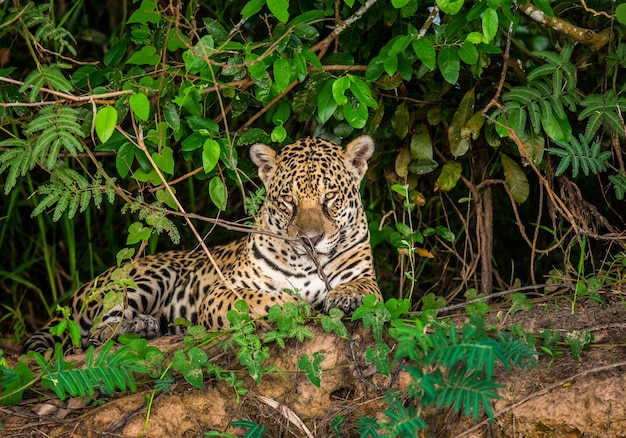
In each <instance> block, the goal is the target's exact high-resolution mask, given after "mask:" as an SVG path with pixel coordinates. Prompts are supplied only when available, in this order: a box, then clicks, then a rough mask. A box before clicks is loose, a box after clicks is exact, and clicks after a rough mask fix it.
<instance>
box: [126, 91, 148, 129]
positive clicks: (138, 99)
mask: <svg viewBox="0 0 626 438" xmlns="http://www.w3.org/2000/svg"><path fill="white" fill-rule="evenodd" d="M128 103H129V104H130V109H131V110H133V113H135V116H137V117H138V118H139V119H140V120H143V121H144V122H145V121H147V120H148V117H150V101H149V100H148V97H147V96H146V95H145V94H143V93H141V92H138V93H135V94H133V95H131V96H130V97H129V98H128Z"/></svg>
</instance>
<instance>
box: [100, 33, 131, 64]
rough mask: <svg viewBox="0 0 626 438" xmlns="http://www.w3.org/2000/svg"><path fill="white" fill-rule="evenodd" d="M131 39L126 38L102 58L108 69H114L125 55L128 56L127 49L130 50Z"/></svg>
mask: <svg viewBox="0 0 626 438" xmlns="http://www.w3.org/2000/svg"><path fill="white" fill-rule="evenodd" d="M128 43H129V39H128V38H124V39H123V40H121V41H120V42H119V43H117V44H115V45H114V46H113V47H111V48H110V49H109V50H108V51H107V52H106V53H105V54H104V56H103V57H102V62H103V63H104V65H106V66H107V67H113V66H115V65H117V64H119V63H120V61H121V60H122V58H123V57H124V55H125V54H126V49H127V48H128Z"/></svg>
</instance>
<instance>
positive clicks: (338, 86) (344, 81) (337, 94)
mask: <svg viewBox="0 0 626 438" xmlns="http://www.w3.org/2000/svg"><path fill="white" fill-rule="evenodd" d="M350 83H351V82H350V78H349V77H348V76H344V77H341V78H339V79H336V80H334V81H333V84H332V92H333V99H335V102H337V105H345V104H347V103H348V98H347V97H346V96H345V93H346V90H347V89H348V88H350Z"/></svg>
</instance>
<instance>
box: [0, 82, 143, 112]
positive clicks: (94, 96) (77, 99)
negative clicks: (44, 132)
mask: <svg viewBox="0 0 626 438" xmlns="http://www.w3.org/2000/svg"><path fill="white" fill-rule="evenodd" d="M0 81H3V82H8V83H10V84H15V85H20V86H22V85H24V82H22V81H18V80H15V79H11V78H7V77H3V76H0ZM29 88H32V85H30V86H29ZM40 91H44V92H46V93H50V94H52V95H54V96H58V97H62V98H63V99H67V100H70V101H72V102H89V101H92V100H99V99H106V98H108V97H117V96H123V95H125V94H133V93H134V91H133V90H121V91H111V92H109V93H102V94H91V95H87V96H74V95H72V94H67V93H61V92H60V91H55V90H51V89H49V88H46V87H41V88H40ZM55 103H57V102H55ZM22 105H23V104H22ZM42 105H45V104H44V103H42ZM0 106H10V105H7V104H3V103H0ZM12 106H14V104H13V105H12Z"/></svg>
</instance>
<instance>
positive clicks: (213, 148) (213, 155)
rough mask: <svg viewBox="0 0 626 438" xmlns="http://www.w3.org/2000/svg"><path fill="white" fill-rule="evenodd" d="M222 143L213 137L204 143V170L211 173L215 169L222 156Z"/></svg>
mask: <svg viewBox="0 0 626 438" xmlns="http://www.w3.org/2000/svg"><path fill="white" fill-rule="evenodd" d="M220 152H221V150H220V145H219V143H218V142H216V141H215V140H213V139H212V138H207V139H206V140H205V141H204V144H203V145H202V166H203V167H204V172H205V173H209V172H211V171H212V170H213V168H214V167H215V165H216V164H217V161H218V160H219V158H220Z"/></svg>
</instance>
